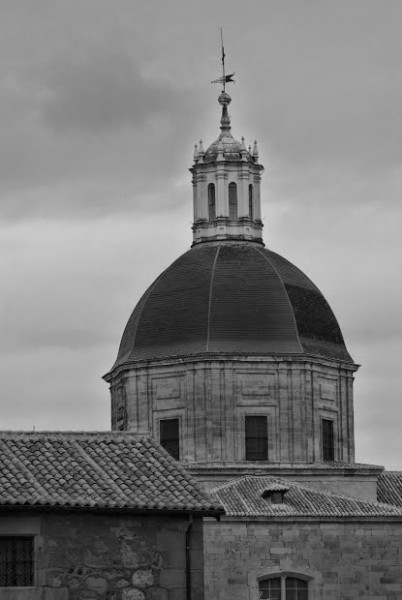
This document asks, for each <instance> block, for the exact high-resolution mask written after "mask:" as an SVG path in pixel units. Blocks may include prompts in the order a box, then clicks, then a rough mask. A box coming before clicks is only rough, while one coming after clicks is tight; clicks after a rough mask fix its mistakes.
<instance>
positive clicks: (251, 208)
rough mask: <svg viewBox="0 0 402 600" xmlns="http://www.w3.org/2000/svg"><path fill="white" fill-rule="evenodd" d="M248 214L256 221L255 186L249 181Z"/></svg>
mask: <svg viewBox="0 0 402 600" xmlns="http://www.w3.org/2000/svg"><path fill="white" fill-rule="evenodd" d="M248 216H249V218H250V220H251V221H254V186H253V184H252V183H249V186H248Z"/></svg>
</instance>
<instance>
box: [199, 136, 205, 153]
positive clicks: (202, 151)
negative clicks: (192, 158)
mask: <svg viewBox="0 0 402 600" xmlns="http://www.w3.org/2000/svg"><path fill="white" fill-rule="evenodd" d="M198 154H199V155H200V154H205V152H204V146H203V145H202V140H200V144H199V147H198Z"/></svg>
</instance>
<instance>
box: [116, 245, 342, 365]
mask: <svg viewBox="0 0 402 600" xmlns="http://www.w3.org/2000/svg"><path fill="white" fill-rule="evenodd" d="M225 353H226V354H234V355H239V354H240V355H241V354H243V355H244V354H247V355H252V354H255V355H261V354H262V355H298V356H300V355H309V356H315V357H321V358H324V359H330V360H337V361H342V362H347V363H352V364H353V361H352V358H351V357H350V355H349V353H348V351H347V349H346V347H345V344H344V341H343V337H342V333H341V330H340V328H339V325H338V323H337V320H336V318H335V316H334V314H333V312H332V310H331V308H330V306H329V305H328V303H327V301H326V300H325V298H324V296H323V295H322V293H321V292H320V291H319V289H318V288H317V287H316V286H315V285H314V284H313V283H312V281H310V279H309V278H308V277H306V275H304V274H303V273H302V272H301V271H300V270H299V269H298V268H297V267H295V266H294V265H293V264H291V263H290V262H289V261H287V260H286V259H285V258H283V257H281V256H279V255H278V254H276V253H274V252H272V251H270V250H268V249H266V248H264V247H263V246H262V245H260V244H256V243H247V242H228V241H225V242H209V243H205V244H199V245H196V246H194V247H193V248H192V249H191V250H189V251H188V252H186V253H185V254H183V255H182V256H180V257H179V258H178V259H177V260H176V261H175V262H173V264H172V265H170V267H168V268H167V269H166V270H165V271H164V272H163V273H162V274H161V275H160V276H159V277H158V278H157V279H156V280H155V282H154V283H153V284H152V285H151V286H150V287H149V288H148V290H147V291H146V292H145V294H144V295H143V296H142V298H141V300H140V301H139V303H138V304H137V306H136V308H135V309H134V311H133V313H132V315H131V317H130V319H129V321H128V323H127V326H126V328H125V331H124V334H123V337H122V340H121V344H120V348H119V353H118V357H117V360H116V362H115V364H114V366H113V369H115V368H117V367H122V366H124V365H126V364H132V363H133V362H137V361H142V360H150V359H158V358H168V357H180V356H188V355H197V354H211V355H217V354H225ZM113 369H112V370H113Z"/></svg>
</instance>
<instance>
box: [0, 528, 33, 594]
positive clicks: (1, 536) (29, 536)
mask: <svg viewBox="0 0 402 600" xmlns="http://www.w3.org/2000/svg"><path fill="white" fill-rule="evenodd" d="M4 540H10V541H17V540H26V541H29V542H30V560H29V562H28V561H26V562H27V563H28V564H29V567H30V573H29V583H22V582H21V581H17V582H16V583H10V584H8V583H4V584H2V582H1V579H0V590H1V589H7V590H9V589H20V588H21V589H24V590H26V589H30V588H34V587H35V585H36V560H35V558H36V538H35V535H34V534H33V533H18V534H13V533H8V532H7V533H2V532H1V533H0V571H1V569H2V568H3V567H4V571H5V572H6V571H8V569H7V564H8V563H7V560H6V559H5V560H4V563H3V562H2V559H3V556H2V554H1V541H4ZM9 562H11V561H9ZM12 564H13V565H14V567H13V568H14V573H13V575H14V576H15V577H17V570H18V569H17V568H16V566H15V565H17V564H18V562H17V560H15V557H14V561H13V563H12Z"/></svg>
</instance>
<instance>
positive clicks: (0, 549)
mask: <svg viewBox="0 0 402 600" xmlns="http://www.w3.org/2000/svg"><path fill="white" fill-rule="evenodd" d="M32 585H33V537H0V587H17V586H18V587H24V586H32Z"/></svg>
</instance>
